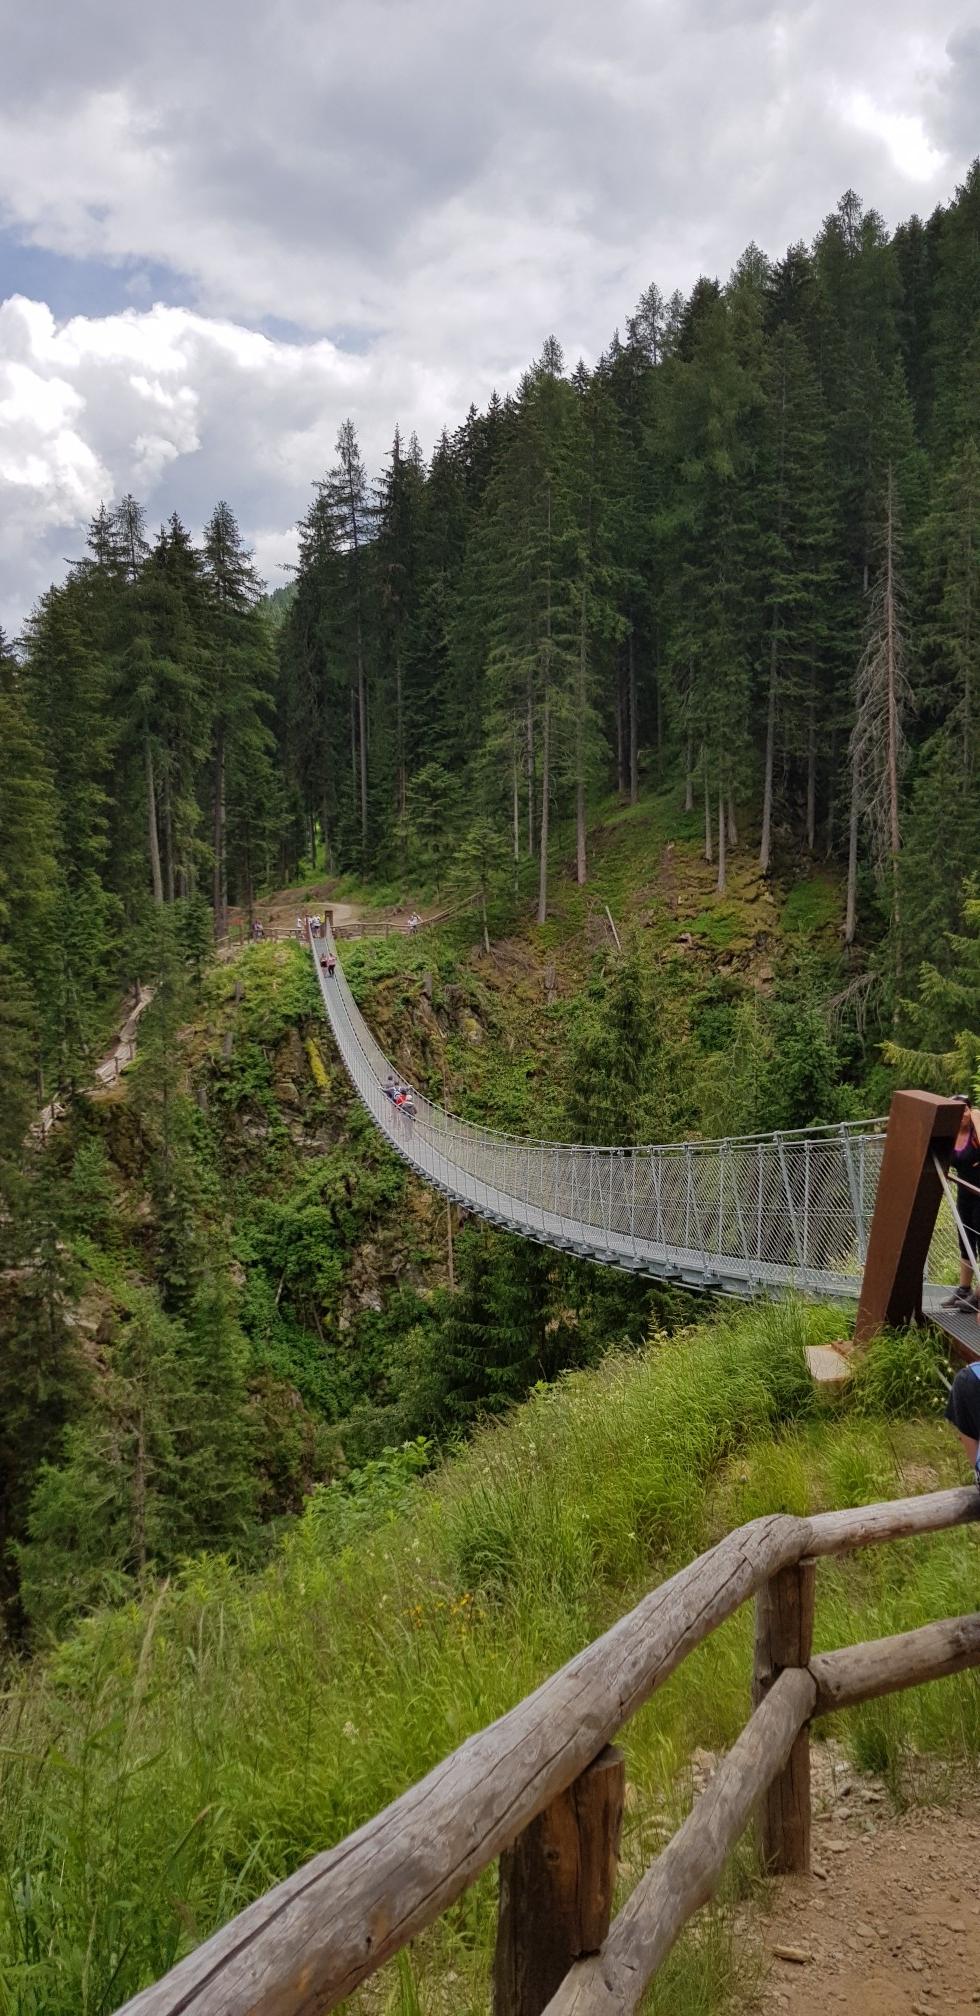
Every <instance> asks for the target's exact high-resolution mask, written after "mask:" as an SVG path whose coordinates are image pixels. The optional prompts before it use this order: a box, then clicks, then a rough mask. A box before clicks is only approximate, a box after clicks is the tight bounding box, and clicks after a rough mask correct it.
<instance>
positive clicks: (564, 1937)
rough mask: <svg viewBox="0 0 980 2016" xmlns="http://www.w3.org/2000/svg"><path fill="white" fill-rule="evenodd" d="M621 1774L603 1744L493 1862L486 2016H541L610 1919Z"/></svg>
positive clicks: (618, 1760)
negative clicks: (493, 1924) (496, 1880)
mask: <svg viewBox="0 0 980 2016" xmlns="http://www.w3.org/2000/svg"><path fill="white" fill-rule="evenodd" d="M625 1785H626V1766H625V1763H624V1760H623V1756H622V1752H621V1751H619V1750H617V1749H615V1748H614V1747H613V1746H612V1745H611V1744H607V1745H606V1748H605V1749H604V1750H601V1751H600V1753H599V1755H598V1757H596V1758H595V1759H594V1760H593V1762H592V1763H591V1764H589V1765H587V1766H586V1769H585V1770H584V1771H583V1772H582V1774H581V1777H579V1778H576V1779H575V1782H574V1784H572V1785H570V1786H569V1787H568V1790H567V1791H565V1792H560V1793H559V1794H558V1797H557V1798H556V1799H553V1800H552V1802H551V1804H550V1806H546V1807H545V1809H544V1812H543V1813H539V1814H538V1816H537V1818H536V1819H535V1820H532V1821H531V1823H530V1825H529V1826H528V1827H525V1829H524V1832H523V1833H522V1834H520V1835H519V1836H518V1838H517V1840H516V1841H515V1843H514V1846H513V1847H512V1848H508V1849H507V1850H505V1852H504V1854H502V1855H501V1857H500V1905H499V1915H498V1919H497V1948H496V1953H495V1956H494V1963H493V2016H541V2011H542V2010H543V2009H545V2008H546V2007H547V2005H548V2003H549V2002H550V2000H551V1997H552V1995H553V1994H554V1992H555V1990H556V1988H557V1987H558V1986H559V1984H560V1982H562V1981H563V1980H564V1978H565V1975H566V1974H567V1973H568V1970H569V1968H570V1967H571V1966H572V1964H573V1962H574V1961H576V1960H580V1959H582V1958H584V1957H585V1955H586V1954H589V1953H598V1951H599V1949H600V1947H601V1945H602V1942H603V1940H604V1939H605V1937H606V1933H607V1932H608V1930H609V1920H610V1916H611V1913H612V1901H613V1889H614V1885H615V1881H616V1868H617V1863H618V1858H619V1836H620V1830H621V1828H622V1823H623V1803H624V1797H625Z"/></svg>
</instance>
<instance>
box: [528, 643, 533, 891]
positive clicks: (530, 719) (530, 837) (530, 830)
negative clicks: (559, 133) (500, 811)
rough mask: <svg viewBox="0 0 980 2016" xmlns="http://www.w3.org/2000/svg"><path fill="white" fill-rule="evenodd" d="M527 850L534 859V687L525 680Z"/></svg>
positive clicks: (529, 678)
mask: <svg viewBox="0 0 980 2016" xmlns="http://www.w3.org/2000/svg"><path fill="white" fill-rule="evenodd" d="M527 851H528V855H529V857H530V859H531V860H532V861H533V860H534V687H533V684H532V681H531V675H530V673H528V680H527Z"/></svg>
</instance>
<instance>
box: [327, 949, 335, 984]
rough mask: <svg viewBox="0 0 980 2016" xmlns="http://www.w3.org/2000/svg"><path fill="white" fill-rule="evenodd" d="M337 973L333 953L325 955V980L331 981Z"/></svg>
mask: <svg viewBox="0 0 980 2016" xmlns="http://www.w3.org/2000/svg"><path fill="white" fill-rule="evenodd" d="M336 971H337V959H336V955H335V954H334V953H333V952H328V953H327V979H328V980H332V979H333V976H334V974H335V973H336Z"/></svg>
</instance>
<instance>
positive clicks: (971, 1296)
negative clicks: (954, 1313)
mask: <svg viewBox="0 0 980 2016" xmlns="http://www.w3.org/2000/svg"><path fill="white" fill-rule="evenodd" d="M959 1096H961V1097H963V1112H962V1115H961V1118H960V1129H959V1133H958V1134H957V1136H956V1140H955V1142H954V1143H953V1153H952V1157H951V1169H950V1174H951V1176H952V1178H953V1181H954V1182H955V1184H956V1188H957V1208H958V1210H959V1215H960V1226H959V1227H958V1228H957V1231H958V1236H959V1245H960V1282H959V1287H958V1288H956V1289H954V1291H953V1294H952V1295H951V1296H950V1297H949V1300H948V1302H946V1303H945V1305H944V1306H945V1308H947V1309H963V1310H966V1311H968V1310H975V1309H980V1296H978V1295H977V1285H976V1277H977V1269H976V1259H977V1254H978V1252H980V1114H978V1113H977V1112H976V1111H975V1110H974V1108H973V1107H972V1106H971V1105H970V1102H969V1100H968V1099H967V1098H966V1096H965V1095H959ZM960 1228H962V1229H960Z"/></svg>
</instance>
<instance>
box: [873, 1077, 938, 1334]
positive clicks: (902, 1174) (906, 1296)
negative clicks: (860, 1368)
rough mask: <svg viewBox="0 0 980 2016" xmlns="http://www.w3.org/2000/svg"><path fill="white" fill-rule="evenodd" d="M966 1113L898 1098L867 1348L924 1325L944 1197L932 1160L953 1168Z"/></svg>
mask: <svg viewBox="0 0 980 2016" xmlns="http://www.w3.org/2000/svg"><path fill="white" fill-rule="evenodd" d="M962 1111H963V1101H962V1100H961V1099H938V1098H936V1096H935V1095H934V1094H933V1093H932V1092H896V1093H895V1095H894V1097H893V1099H892V1103H891V1110H890V1112H889V1115H888V1133H887V1135H886V1137H885V1153H884V1156H883V1158H882V1164H881V1176H880V1178H879V1180H878V1195H877V1198H876V1199H875V1208H874V1217H873V1218H872V1220H871V1233H870V1237H869V1239H868V1257H867V1260H866V1261H865V1263H864V1280H863V1283H862V1286H861V1300H860V1302H859V1304H858V1313H857V1322H856V1324H855V1326H854V1342H855V1344H867V1343H868V1342H869V1341H870V1339H871V1338H872V1337H875V1336H877V1333H878V1331H879V1330H881V1329H883V1327H884V1325H885V1324H886V1323H914V1322H921V1319H922V1278H923V1275H924V1273H925V1265H926V1260H927V1259H928V1255H929V1242H930V1240H931V1238H932V1235H933V1231H934V1229H935V1224H936V1218H937V1215H938V1212H939V1206H940V1203H941V1202H942V1194H943V1193H942V1185H941V1184H940V1181H939V1177H938V1176H937V1174H936V1170H935V1167H934V1164H933V1159H932V1158H933V1156H934V1155H938V1157H939V1160H940V1162H941V1163H942V1165H943V1167H944V1168H945V1167H946V1166H947V1165H948V1163H949V1158H950V1154H951V1152H952V1147H953V1143H954V1141H955V1139H956V1135H957V1132H958V1130H959V1124H960V1115H961V1113H962Z"/></svg>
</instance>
